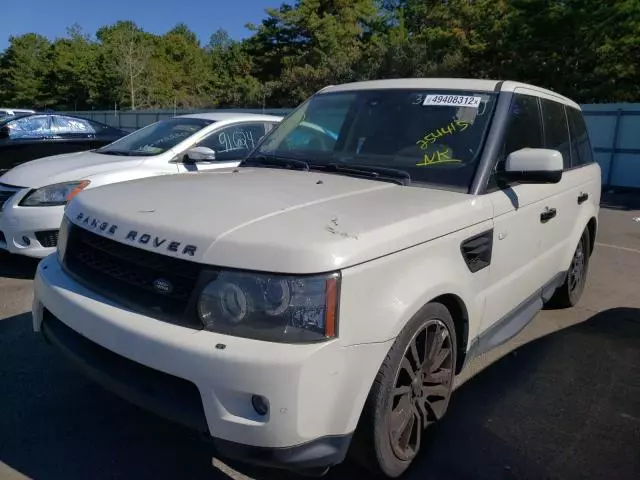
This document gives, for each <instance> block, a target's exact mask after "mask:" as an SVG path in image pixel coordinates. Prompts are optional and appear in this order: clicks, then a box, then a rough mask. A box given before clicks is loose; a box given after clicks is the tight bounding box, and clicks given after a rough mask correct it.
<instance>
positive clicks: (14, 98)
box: [0, 33, 51, 108]
mask: <svg viewBox="0 0 640 480" xmlns="http://www.w3.org/2000/svg"><path fill="white" fill-rule="evenodd" d="M50 46H51V45H50V43H49V41H48V40H47V39H46V38H44V37H43V36H41V35H38V34H35V33H27V34H25V35H21V36H17V37H14V36H12V37H9V47H8V48H7V49H6V50H5V52H4V53H3V54H2V57H1V58H0V98H2V101H3V102H4V103H6V104H9V105H12V106H23V107H37V108H41V107H44V106H47V105H49V104H50V103H51V98H50V93H49V92H48V88H47V85H46V82H45V79H46V77H47V75H48V74H49V71H50V65H49V63H48V56H49V49H50Z"/></svg>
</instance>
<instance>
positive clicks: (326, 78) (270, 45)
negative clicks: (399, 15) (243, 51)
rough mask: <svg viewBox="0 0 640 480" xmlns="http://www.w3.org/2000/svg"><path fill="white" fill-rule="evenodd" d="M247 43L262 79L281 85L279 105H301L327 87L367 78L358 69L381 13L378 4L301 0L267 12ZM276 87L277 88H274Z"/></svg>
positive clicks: (277, 90) (351, 0)
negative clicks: (371, 31) (300, 103)
mask: <svg viewBox="0 0 640 480" xmlns="http://www.w3.org/2000/svg"><path fill="white" fill-rule="evenodd" d="M267 15H268V16H267V18H266V19H265V20H263V22H262V24H261V25H260V26H255V25H249V27H250V28H251V29H252V30H253V31H254V32H255V35H254V37H253V38H251V39H249V40H248V41H247V46H248V52H249V53H250V54H251V55H252V56H253V57H255V58H256V59H257V60H256V66H257V67H258V70H257V71H256V72H255V73H256V76H257V77H258V78H259V80H261V81H262V82H267V81H269V82H277V87H276V88H274V89H273V92H274V93H273V96H274V98H273V101H274V102H275V103H276V104H279V105H282V106H290V105H294V104H297V103H299V102H300V101H302V100H303V99H305V98H306V97H308V96H309V95H310V94H312V93H313V92H315V91H316V90H318V89H320V88H322V87H324V86H326V85H327V84H333V83H340V82H346V81H352V80H357V79H360V78H363V76H362V75H361V73H360V72H359V71H357V70H356V69H355V67H356V66H357V64H358V62H359V60H360V58H361V56H362V54H363V51H364V49H365V45H366V42H367V40H368V38H369V35H370V30H371V24H372V23H374V21H375V19H376V16H377V10H376V6H375V2H374V0H298V1H297V2H296V3H295V5H289V4H283V5H282V6H281V7H280V8H279V9H269V10H267ZM274 85H275V84H274Z"/></svg>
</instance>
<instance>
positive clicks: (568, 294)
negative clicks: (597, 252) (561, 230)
mask: <svg viewBox="0 0 640 480" xmlns="http://www.w3.org/2000/svg"><path fill="white" fill-rule="evenodd" d="M590 245H591V243H590V238H589V229H585V230H584V232H583V233H582V236H581V237H580V241H579V242H578V245H577V247H576V249H575V252H574V253H573V258H572V259H571V266H570V267H569V271H568V272H567V278H566V279H565V281H564V283H563V284H562V285H561V286H559V287H558V289H557V290H556V291H555V293H554V294H553V297H551V300H549V305H550V306H552V307H556V308H568V307H573V306H574V305H576V304H577V303H578V301H579V300H580V297H581V296H582V292H583V291H584V287H585V284H586V282H587V273H588V271H589V256H590V253H591V252H590Z"/></svg>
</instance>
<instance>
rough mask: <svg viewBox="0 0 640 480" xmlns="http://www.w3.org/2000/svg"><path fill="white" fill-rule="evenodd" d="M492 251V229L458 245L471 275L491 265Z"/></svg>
mask: <svg viewBox="0 0 640 480" xmlns="http://www.w3.org/2000/svg"><path fill="white" fill-rule="evenodd" d="M492 250H493V228H492V229H491V230H487V231H486V232H483V233H481V234H479V235H475V236H473V237H471V238H468V239H467V240H465V241H464V242H462V244H461V245H460V252H462V258H464V261H465V262H466V263H467V267H469V270H470V271H471V272H472V273H475V272H478V271H480V270H482V269H483V268H485V267H487V266H489V264H490V263H491V252H492Z"/></svg>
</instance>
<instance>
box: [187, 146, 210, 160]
mask: <svg viewBox="0 0 640 480" xmlns="http://www.w3.org/2000/svg"><path fill="white" fill-rule="evenodd" d="M215 159H216V152H215V151H214V150H212V149H211V148H209V147H192V148H190V149H189V150H187V151H186V152H184V160H183V162H184V163H196V162H213V161H214V160H215Z"/></svg>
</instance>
